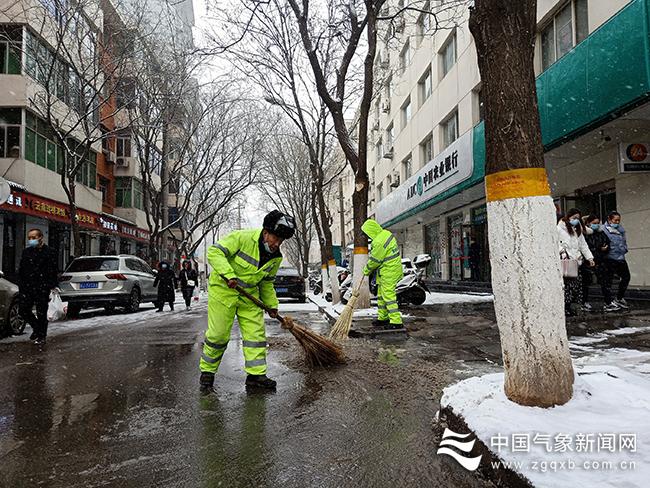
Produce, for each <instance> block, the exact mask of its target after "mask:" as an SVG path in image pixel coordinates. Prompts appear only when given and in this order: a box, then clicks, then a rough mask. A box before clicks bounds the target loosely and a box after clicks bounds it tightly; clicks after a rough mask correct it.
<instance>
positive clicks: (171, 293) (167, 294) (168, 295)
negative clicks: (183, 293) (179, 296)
mask: <svg viewBox="0 0 650 488" xmlns="http://www.w3.org/2000/svg"><path fill="white" fill-rule="evenodd" d="M153 286H156V287H158V310H157V312H162V310H163V307H164V306H165V302H167V303H169V308H171V309H172V310H174V300H176V291H175V290H176V274H175V273H174V270H172V269H171V268H170V267H169V263H167V262H165V261H161V262H160V264H158V274H156V279H155V280H154V282H153Z"/></svg>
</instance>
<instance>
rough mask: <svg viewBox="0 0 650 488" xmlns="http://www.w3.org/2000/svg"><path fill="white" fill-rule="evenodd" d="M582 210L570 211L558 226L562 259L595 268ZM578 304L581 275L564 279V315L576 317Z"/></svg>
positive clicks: (580, 291)
mask: <svg viewBox="0 0 650 488" xmlns="http://www.w3.org/2000/svg"><path fill="white" fill-rule="evenodd" d="M580 217H581V213H580V210H578V209H576V208H572V209H570V210H569V211H568V212H567V213H566V215H565V216H564V217H562V219H561V220H560V221H559V222H558V224H557V231H558V237H559V239H560V257H561V258H562V259H574V260H576V261H577V262H578V267H580V266H581V265H582V264H583V262H585V261H587V262H588V263H589V266H590V267H594V266H595V265H596V263H595V262H594V256H593V254H592V253H591V251H590V250H589V246H588V245H587V241H585V237H584V235H583V234H584V233H583V229H582V220H580ZM573 303H577V304H580V305H582V277H581V275H580V273H578V276H577V277H575V278H569V277H565V278H564V313H565V314H566V315H567V316H572V315H575V314H574V312H573V310H572V309H571V305H572V304H573Z"/></svg>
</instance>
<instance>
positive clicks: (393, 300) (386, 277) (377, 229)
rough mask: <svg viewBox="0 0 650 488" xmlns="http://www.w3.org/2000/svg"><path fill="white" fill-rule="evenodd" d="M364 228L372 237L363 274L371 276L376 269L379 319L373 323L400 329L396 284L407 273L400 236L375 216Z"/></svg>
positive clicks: (400, 319) (362, 228)
mask: <svg viewBox="0 0 650 488" xmlns="http://www.w3.org/2000/svg"><path fill="white" fill-rule="evenodd" d="M361 230H362V231H363V232H364V233H365V234H366V235H367V236H368V237H369V238H370V239H372V246H371V249H370V255H369V256H368V264H367V265H366V267H365V268H364V269H363V274H364V275H366V276H369V275H370V273H372V272H373V271H374V270H377V308H378V309H379V310H378V312H377V320H376V321H375V322H374V325H378V326H382V327H384V328H386V329H401V328H402V327H403V325H402V315H401V314H400V313H399V306H398V304H397V293H396V291H395V287H396V286H397V283H399V281H400V280H401V279H402V278H403V277H404V272H403V270H402V259H401V257H400V252H399V246H398V245H397V239H395V236H394V235H393V234H391V233H390V231H388V230H385V229H382V227H381V226H380V225H379V224H378V223H377V222H376V221H374V220H372V219H368V220H366V221H365V222H364V223H363V225H362V226H361Z"/></svg>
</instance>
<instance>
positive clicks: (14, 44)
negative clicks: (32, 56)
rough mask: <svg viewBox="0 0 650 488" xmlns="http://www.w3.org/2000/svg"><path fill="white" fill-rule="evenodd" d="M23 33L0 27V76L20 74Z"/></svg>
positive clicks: (18, 30)
mask: <svg viewBox="0 0 650 488" xmlns="http://www.w3.org/2000/svg"><path fill="white" fill-rule="evenodd" d="M21 38H22V31H21V30H20V29H15V28H13V29H11V28H8V27H0V74H7V75H19V74H20V50H21Z"/></svg>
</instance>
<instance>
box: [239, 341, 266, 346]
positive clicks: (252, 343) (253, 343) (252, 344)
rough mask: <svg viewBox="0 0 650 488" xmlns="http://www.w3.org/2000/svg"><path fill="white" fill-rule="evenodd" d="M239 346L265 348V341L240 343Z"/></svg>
mask: <svg viewBox="0 0 650 488" xmlns="http://www.w3.org/2000/svg"><path fill="white" fill-rule="evenodd" d="M241 344H242V346H244V347H266V341H260V342H255V341H241Z"/></svg>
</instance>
